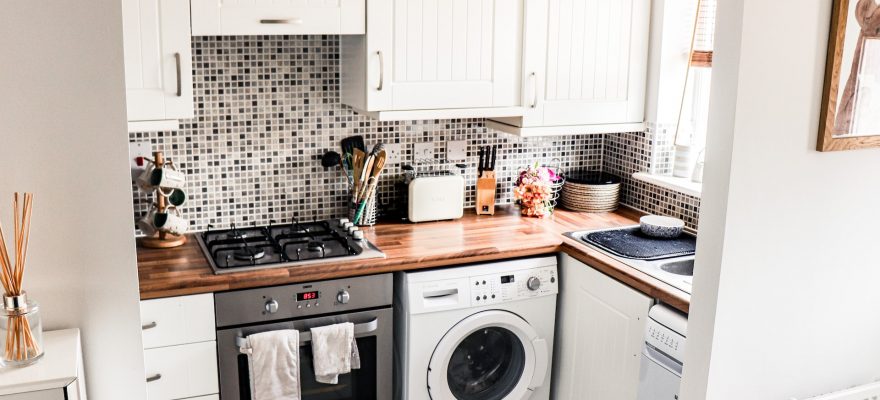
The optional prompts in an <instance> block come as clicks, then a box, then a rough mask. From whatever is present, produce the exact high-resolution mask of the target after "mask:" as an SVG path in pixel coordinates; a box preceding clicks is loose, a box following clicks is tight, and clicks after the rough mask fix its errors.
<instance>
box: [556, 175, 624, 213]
mask: <svg viewBox="0 0 880 400" xmlns="http://www.w3.org/2000/svg"><path fill="white" fill-rule="evenodd" d="M559 200H560V202H561V204H562V206H563V207H565V208H567V209H569V210H573V211H584V212H608V211H614V210H616V209H617V206H618V203H619V201H620V178H618V177H616V176H614V175H610V174H604V173H600V172H595V171H575V172H573V173H570V174H566V181H565V184H564V185H563V186H562V193H561V194H560V196H559Z"/></svg>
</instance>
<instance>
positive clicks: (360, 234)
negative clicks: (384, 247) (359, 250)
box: [351, 230, 364, 240]
mask: <svg viewBox="0 0 880 400" xmlns="http://www.w3.org/2000/svg"><path fill="white" fill-rule="evenodd" d="M351 237H353V238H354V240H364V231H360V230H358V231H354V233H352V234H351Z"/></svg>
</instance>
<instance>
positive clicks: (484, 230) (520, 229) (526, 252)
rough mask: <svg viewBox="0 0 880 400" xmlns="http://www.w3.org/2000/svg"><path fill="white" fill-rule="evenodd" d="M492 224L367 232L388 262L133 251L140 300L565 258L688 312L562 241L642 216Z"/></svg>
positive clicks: (508, 217) (466, 221) (480, 221)
mask: <svg viewBox="0 0 880 400" xmlns="http://www.w3.org/2000/svg"><path fill="white" fill-rule="evenodd" d="M496 210H497V211H496V214H495V215H494V216H485V215H479V216H478V215H475V214H474V213H473V210H470V212H465V216H464V217H463V218H461V219H459V220H455V221H444V222H431V223H419V224H410V223H380V224H378V225H376V226H375V227H372V228H364V233H365V234H366V238H367V239H368V240H370V241H371V242H373V243H374V244H375V245H376V246H377V247H379V249H381V250H382V251H383V252H384V253H385V255H386V258H384V259H366V260H353V261H345V262H331V263H328V264H323V265H304V266H296V267H290V268H274V269H264V270H256V271H245V272H237V273H230V274H223V275H215V274H214V272H213V271H212V270H211V266H210V265H209V264H208V260H207V259H205V257H204V255H203V254H202V251H201V249H200V248H199V245H198V243H197V241H196V239H195V238H194V237H191V238H190V240H189V241H187V243H186V244H185V245H183V246H182V247H179V248H175V249H146V248H140V247H138V277H139V279H140V291H141V299H144V300H146V299H154V298H160V297H171V296H182V295H190V294H197V293H210V292H219V291H225V290H232V289H242V288H251V287H259V286H272V285H281V284H286V283H296V282H309V281H317V280H324V279H333V278H342V277H347V276H354V275H368V274H376V273H383V272H393V271H405V270H414V269H420V268H430V267H439V266H447V265H458V264H467V263H474V262H485V261H494V260H501V259H506V258H516V257H525V256H533V255H540V254H549V253H555V252H564V253H566V254H569V255H570V256H572V257H574V258H576V259H578V260H580V261H582V262H584V263H586V264H589V265H591V266H593V267H594V268H596V269H598V270H599V271H602V272H603V273H605V274H606V275H609V276H611V277H613V278H615V279H617V280H619V281H621V282H623V283H625V284H627V285H629V286H631V287H633V288H635V289H637V290H639V291H642V292H644V293H645V294H647V295H649V296H652V297H655V298H658V299H660V300H661V301H663V302H664V303H667V304H669V305H671V306H673V307H675V308H677V309H679V310H681V311H684V312H687V311H688V306H689V302H690V296H689V295H688V294H687V293H684V292H682V291H680V290H678V289H676V288H673V287H672V286H669V285H667V284H665V283H663V282H660V281H658V280H656V279H654V278H652V277H651V276H649V275H647V274H644V273H642V272H640V271H638V270H636V269H634V268H631V267H628V266H626V265H623V264H621V263H620V262H618V261H616V260H614V259H612V258H610V257H608V256H605V255H604V254H602V253H600V252H598V251H595V250H593V249H591V248H588V247H586V246H584V245H582V244H579V243H577V242H576V241H574V240H572V239H569V238H566V237H564V236H562V233H564V232H569V231H575V230H588V229H602V228H610V227H614V226H622V225H632V224H637V223H638V222H637V220H638V217H639V216H640V214H639V213H637V212H635V211H632V210H630V209H621V210H620V211H617V212H613V213H601V214H589V213H578V212H572V211H565V210H557V211H556V212H555V213H554V214H553V216H552V217H550V218H546V219H536V218H524V217H521V216H520V215H519V213H518V209H516V208H514V207H500V208H497V209H496Z"/></svg>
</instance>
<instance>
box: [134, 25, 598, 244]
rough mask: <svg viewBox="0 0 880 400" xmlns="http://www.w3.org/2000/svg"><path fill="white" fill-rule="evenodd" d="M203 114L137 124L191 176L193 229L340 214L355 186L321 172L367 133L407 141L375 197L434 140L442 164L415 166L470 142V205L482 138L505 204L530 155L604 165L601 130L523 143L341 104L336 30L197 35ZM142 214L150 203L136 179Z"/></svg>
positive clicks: (188, 214)
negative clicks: (415, 151)
mask: <svg viewBox="0 0 880 400" xmlns="http://www.w3.org/2000/svg"><path fill="white" fill-rule="evenodd" d="M193 81H194V86H195V93H194V94H195V117H194V118H193V119H191V120H183V121H181V122H180V129H179V130H176V131H167V132H136V133H131V134H130V135H129V137H130V140H131V141H133V142H136V141H149V142H151V144H152V148H153V150H160V151H163V152H164V153H165V157H166V158H169V159H171V160H173V161H174V162H175V164H176V165H177V166H178V168H180V169H181V170H182V171H184V172H185V173H186V174H187V191H188V195H189V198H188V200H187V203H186V204H185V205H184V206H183V207H182V213H183V216H184V217H185V218H187V219H188V220H190V224H191V229H192V230H196V231H199V230H204V229H206V228H207V226H208V224H213V225H215V226H218V227H225V226H228V225H229V224H230V223H232V222H235V223H238V224H242V223H248V224H249V223H251V222H256V223H260V224H262V223H267V222H268V221H269V220H270V219H275V220H279V221H281V220H289V219H290V218H292V217H294V216H296V217H298V218H301V219H311V218H313V217H314V218H330V217H341V216H345V215H346V213H347V210H346V206H347V203H346V201H347V199H348V189H347V185H346V183H345V178H343V176H342V175H341V174H340V172H339V171H338V169H335V168H331V169H328V170H325V169H324V168H323V167H321V165H320V157H321V155H322V154H324V152H326V151H328V150H335V151H339V142H340V140H342V139H343V138H345V137H347V136H351V135H362V136H364V138H365V141H366V143H367V145H368V146H372V145H373V144H375V143H377V142H379V141H382V142H385V143H400V144H402V148H403V150H404V155H403V160H402V162H401V163H388V164H386V166H385V172H383V175H382V176H383V178H382V179H381V183H380V188H379V201H380V203H381V204H384V206H385V208H388V207H389V206H390V205H391V204H394V203H395V201H396V193H395V189H394V183H395V182H397V181H399V179H400V178H401V172H402V171H401V166H402V164H413V160H412V144H413V143H417V142H431V143H433V144H434V149H435V154H434V157H435V160H434V161H433V162H431V163H427V164H424V165H416V167H417V169H419V170H430V169H441V170H445V169H452V170H457V168H456V167H454V164H455V163H449V162H444V158H445V142H446V141H449V140H466V141H467V142H468V150H467V153H468V157H467V161H466V163H465V164H466V165H467V167H466V168H465V169H464V172H463V173H464V176H465V177H466V183H467V190H466V199H465V206H471V207H472V206H473V205H474V193H475V190H474V185H475V183H476V173H477V172H476V168H477V163H478V153H477V148H478V146H483V145H492V144H496V145H498V146H499V150H498V161H497V167H496V173H497V174H498V176H499V192H498V195H499V203H501V204H504V203H510V202H512V197H511V190H510V188H511V187H512V185H513V181H514V178H515V176H516V173H517V170H518V169H519V168H520V167H522V166H525V165H527V164H530V163H535V162H539V163H542V164H558V165H559V167H560V168H562V169H563V170H568V169H572V168H590V169H599V168H601V166H602V157H603V136H602V135H577V136H559V137H542V138H528V139H523V138H519V137H517V136H513V135H508V134H505V133H502V132H497V131H494V130H491V129H488V128H486V127H485V126H484V123H483V120H481V119H462V120H429V121H405V122H398V121H394V122H379V121H375V120H372V119H370V118H367V117H365V116H362V115H359V114H357V113H355V112H353V111H352V110H351V109H349V108H348V107H346V106H343V105H342V104H341V103H340V100H339V41H338V37H337V36H317V35H315V36H235V37H233V36H229V37H194V38H193ZM132 190H133V191H134V202H135V213H136V215H142V214H143V213H145V212H146V211H147V210H148V208H149V205H150V203H151V201H152V198H151V197H150V196H148V195H147V194H145V193H143V192H141V191H139V190H138V189H137V188H136V187H134V186H132Z"/></svg>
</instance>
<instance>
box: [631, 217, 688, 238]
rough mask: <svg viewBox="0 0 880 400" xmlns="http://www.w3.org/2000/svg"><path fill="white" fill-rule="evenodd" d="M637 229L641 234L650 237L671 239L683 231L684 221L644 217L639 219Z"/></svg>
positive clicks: (670, 218)
mask: <svg viewBox="0 0 880 400" xmlns="http://www.w3.org/2000/svg"><path fill="white" fill-rule="evenodd" d="M639 227H640V228H641V230H642V233H644V234H645V235H648V236H650V237H655V238H661V239H672V238H676V237H678V236H679V235H681V232H682V231H684V221H682V220H680V219H678V218H672V217H664V216H661V215H646V216H644V217H642V218H639Z"/></svg>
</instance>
